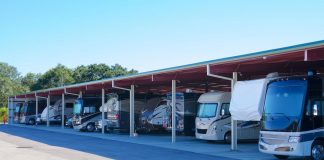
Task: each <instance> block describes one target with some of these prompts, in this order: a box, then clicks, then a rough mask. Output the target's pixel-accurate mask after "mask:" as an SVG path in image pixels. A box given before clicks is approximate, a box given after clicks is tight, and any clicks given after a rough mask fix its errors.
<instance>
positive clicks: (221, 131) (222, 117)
mask: <svg viewBox="0 0 324 160" xmlns="http://www.w3.org/2000/svg"><path fill="white" fill-rule="evenodd" d="M230 100H231V93H230V92H209V93H205V94H203V95H201V96H200V97H199V99H198V103H199V108H198V113H197V117H196V138H198V139H202V140H224V141H225V142H227V143H230V141H231V114H230V112H229V106H230ZM259 131H260V123H259V122H253V121H246V122H244V121H240V122H239V123H238V139H258V136H259Z"/></svg>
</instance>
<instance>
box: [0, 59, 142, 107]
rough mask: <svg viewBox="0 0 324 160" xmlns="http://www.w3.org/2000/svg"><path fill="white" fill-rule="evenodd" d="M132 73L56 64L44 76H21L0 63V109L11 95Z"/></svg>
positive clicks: (113, 68)
mask: <svg viewBox="0 0 324 160" xmlns="http://www.w3.org/2000/svg"><path fill="white" fill-rule="evenodd" d="M134 73H137V71H136V70H133V69H131V70H128V69H127V68H125V67H122V66H121V65H119V64H115V65H111V66H109V65H106V64H103V63H101V64H90V65H87V66H84V65H81V66H78V67H76V68H75V69H70V68H68V67H66V66H64V65H62V64H58V65H57V66H55V67H54V68H52V69H49V70H48V71H47V72H45V73H44V74H35V73H27V74H26V75H25V76H21V75H20V74H19V72H18V70H17V68H15V67H13V66H10V65H8V64H7V63H2V62H0V84H1V85H0V108H1V107H4V106H7V98H8V96H11V95H17V94H20V93H25V92H28V91H35V90H40V89H47V88H53V87H59V86H63V85H68V84H73V83H81V82H88V81H93V80H100V79H104V78H111V77H118V76H122V75H127V74H134Z"/></svg>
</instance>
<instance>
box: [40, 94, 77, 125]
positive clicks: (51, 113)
mask: <svg viewBox="0 0 324 160" xmlns="http://www.w3.org/2000/svg"><path fill="white" fill-rule="evenodd" d="M74 102H75V99H65V100H64V103H65V107H64V118H65V120H67V119H68V118H71V117H72V116H73V105H74ZM48 108H49V110H48ZM47 110H48V112H47ZM47 113H48V120H49V122H50V123H60V122H61V121H62V100H61V99H60V100H57V101H56V102H55V104H54V105H50V106H49V107H46V108H45V109H44V110H43V112H42V113H41V115H40V116H39V117H38V118H37V120H36V122H37V123H45V122H47Z"/></svg>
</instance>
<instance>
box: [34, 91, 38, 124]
mask: <svg viewBox="0 0 324 160" xmlns="http://www.w3.org/2000/svg"><path fill="white" fill-rule="evenodd" d="M35 99H36V121H37V118H38V96H37V95H36V97H35ZM35 125H36V126H37V123H35Z"/></svg>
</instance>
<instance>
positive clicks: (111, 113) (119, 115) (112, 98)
mask: <svg viewBox="0 0 324 160" xmlns="http://www.w3.org/2000/svg"><path fill="white" fill-rule="evenodd" d="M107 96H108V101H107V103H106V105H107V110H108V112H107V117H106V126H107V129H108V130H109V131H113V130H120V131H128V130H129V125H130V124H129V122H130V119H129V118H130V117H129V116H130V115H129V113H130V108H129V107H130V102H129V98H128V95H124V94H120V95H117V94H108V95H107ZM134 105H135V108H134V119H135V120H137V119H138V117H139V114H140V110H141V109H142V108H143V107H144V106H145V102H144V100H142V97H135V101H134ZM100 123H101V122H100ZM137 124H138V122H137V121H135V125H137ZM97 127H98V129H101V125H98V126H97Z"/></svg>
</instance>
